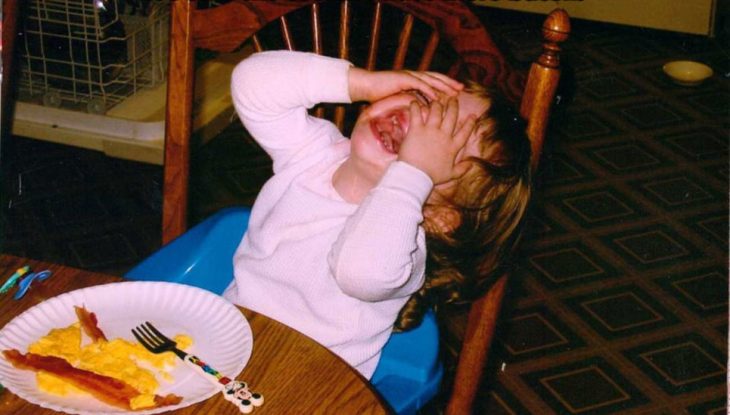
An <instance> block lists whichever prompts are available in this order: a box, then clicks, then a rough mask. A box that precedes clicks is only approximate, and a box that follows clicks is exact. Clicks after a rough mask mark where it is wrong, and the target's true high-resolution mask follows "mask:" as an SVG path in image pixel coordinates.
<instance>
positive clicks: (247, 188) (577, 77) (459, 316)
mask: <svg viewBox="0 0 730 415" xmlns="http://www.w3.org/2000/svg"><path fill="white" fill-rule="evenodd" d="M479 13H480V15H481V17H482V18H483V19H484V21H485V23H486V24H487V27H488V28H490V29H489V30H490V31H491V32H492V33H493V35H494V36H495V37H496V38H497V40H498V42H499V43H500V44H502V45H504V46H505V49H508V50H510V51H512V53H511V54H510V58H511V59H512V60H513V61H514V62H515V63H516V65H524V64H525V63H526V62H529V60H530V59H532V58H533V57H534V56H535V53H537V51H539V43H538V41H537V39H539V37H538V34H537V31H536V30H537V28H539V26H540V24H541V20H542V18H541V17H539V16H534V15H528V14H518V13H511V12H502V11H496V10H491V9H481V10H479ZM728 44H730V42H728V33H726V32H721V33H720V34H719V35H718V37H716V38H705V37H696V36H687V35H680V34H675V33H667V32H659V31H652V30H642V29H636V28H627V27H622V26H616V25H603V24H596V23H589V22H579V21H575V22H574V30H573V34H572V36H571V39H570V40H569V42H568V43H567V44H566V46H565V54H564V65H565V73H564V74H565V76H564V82H563V85H562V86H561V90H560V96H561V103H560V105H559V106H558V108H557V112H556V116H555V117H554V118H553V123H552V125H551V132H550V136H549V140H550V143H549V149H548V152H547V156H546V160H545V163H544V165H543V166H544V169H543V171H542V173H541V177H540V179H541V180H540V181H541V184H542V185H541V191H540V192H539V194H538V196H537V198H536V204H535V206H534V209H533V211H532V213H531V217H530V220H531V226H530V227H529V235H527V237H526V238H525V240H526V241H527V243H526V244H525V246H524V250H523V252H522V253H521V255H520V257H519V261H518V262H519V263H518V272H517V273H516V275H514V278H513V279H512V281H511V286H510V293H509V296H508V297H509V298H508V304H507V305H506V308H505V311H504V313H503V316H502V324H501V326H500V328H499V336H498V341H497V344H496V346H495V351H494V353H493V354H492V356H491V359H490V367H489V368H488V370H487V371H486V376H485V380H484V384H483V387H482V390H481V393H480V397H479V402H478V413H489V414H540V415H543V414H545V415H547V414H637V415H638V414H641V415H659V414H692V415H695V414H714V415H719V414H725V413H726V379H727V377H726V376H727V371H726V363H727V344H728V341H727V322H728V127H729V124H730V120H729V118H728V115H729V111H730V88H729V82H730V80H728V78H727V74H729V73H730V57H729V54H728V47H727V46H723V45H728ZM684 58H689V59H696V60H700V61H703V62H705V63H707V64H709V65H710V66H712V67H713V68H714V70H715V76H713V77H712V78H711V79H709V80H708V81H707V82H705V83H704V84H703V85H701V86H699V87H692V88H688V87H682V86H677V85H675V84H673V83H671V82H670V81H669V80H668V79H667V78H666V77H665V76H664V74H663V73H662V71H661V66H662V65H663V64H664V63H665V62H667V61H669V60H673V59H684ZM242 136H243V133H242V131H241V127H240V124H238V123H234V124H233V125H232V126H231V127H230V128H228V129H227V130H226V131H225V132H224V133H222V134H221V135H220V136H218V137H216V138H215V139H213V140H212V141H211V142H209V143H208V144H207V145H206V146H204V147H202V148H199V149H197V150H196V151H195V153H194V155H193V174H192V177H193V183H192V187H191V189H192V192H191V193H192V194H191V199H192V200H191V209H192V216H193V220H194V221H197V220H200V219H201V218H204V217H206V216H207V215H209V214H210V213H212V212H214V211H216V210H218V209H220V208H221V207H224V206H228V205H232V204H248V203H251V202H252V200H253V199H254V197H255V194H256V192H257V190H258V188H259V186H260V185H261V183H262V182H263V181H264V180H265V179H266V178H267V177H268V175H269V174H270V173H269V172H270V170H269V169H270V168H269V162H268V160H267V158H266V157H265V156H263V155H262V154H261V153H260V151H259V150H258V149H257V148H256V147H255V146H253V145H251V143H250V142H249V141H247V140H245V139H241V137H242ZM2 156H3V160H2V186H3V189H2V190H3V196H2V198H3V218H4V220H3V229H2V232H3V235H4V236H3V240H2V241H3V246H2V251H3V252H6V253H12V254H17V255H23V256H27V257H32V258H37V259H43V260H47V261H54V262H60V263H64V264H69V265H72V266H77V267H81V268H87V269H93V270H98V271H104V272H110V273H116V274H121V273H123V272H124V271H125V270H126V269H128V268H129V267H130V266H131V265H133V264H135V263H136V262H138V261H140V260H141V259H142V258H144V257H145V256H147V255H148V254H149V253H150V252H152V251H153V250H154V249H155V248H156V246H157V245H158V240H159V223H160V183H161V169H160V168H159V167H157V166H151V165H144V164H139V163H134V162H128V161H123V160H116V159H110V158H107V157H105V156H104V155H102V154H100V153H95V152H91V151H85V150H79V149H75V148H71V147H66V146H60V145H54V144H49V143H44V142H40V141H36V140H29V139H24V138H20V137H14V138H13V139H12V140H6V142H5V143H3V153H2ZM463 317H464V312H463V310H453V311H452V312H451V313H449V315H448V316H446V321H447V324H446V326H445V330H444V332H445V334H444V337H445V339H444V340H445V341H444V344H446V345H447V347H446V348H445V351H446V354H447V358H448V357H450V356H451V355H452V354H453V351H454V350H455V345H456V344H458V340H459V339H460V338H461V336H462V334H463V328H464V318H463ZM447 361H452V359H447ZM440 404H441V401H440V400H437V401H436V402H434V403H432V405H430V406H429V408H427V409H426V410H425V411H424V412H426V413H436V412H438V409H439V408H440V406H441V405H440Z"/></svg>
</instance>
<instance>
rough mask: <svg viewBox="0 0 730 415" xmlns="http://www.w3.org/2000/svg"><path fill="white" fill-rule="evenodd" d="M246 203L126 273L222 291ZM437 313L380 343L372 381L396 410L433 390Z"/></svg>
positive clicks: (417, 403)
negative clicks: (380, 353) (416, 325)
mask: <svg viewBox="0 0 730 415" xmlns="http://www.w3.org/2000/svg"><path fill="white" fill-rule="evenodd" d="M250 215H251V210H250V208H246V207H235V208H226V209H223V210H221V211H219V212H218V213H216V214H214V215H213V216H211V217H209V218H207V219H206V220H204V221H203V222H201V223H199V224H198V225H196V226H195V227H193V228H191V229H190V230H188V231H187V232H186V233H184V234H183V235H181V236H180V237H178V238H177V239H175V240H174V241H172V242H170V243H169V244H167V245H165V246H163V247H162V248H161V249H160V250H159V251H157V252H155V253H154V254H152V255H151V256H149V257H148V258H146V259H145V260H144V261H142V262H141V263H140V264H138V265H137V266H135V267H134V268H133V269H132V270H130V271H129V272H128V273H127V274H126V275H125V278H127V279H131V280H140V281H169V282H176V283H180V284H187V285H192V286H195V287H199V288H203V289H206V290H208V291H211V292H213V293H216V294H222V293H223V291H224V290H225V289H226V287H227V286H228V284H230V282H231V280H232V279H233V253H234V252H235V250H236V248H237V247H238V244H239V243H240V241H241V238H242V237H243V234H244V233H245V232H246V229H247V228H248V220H249V217H250ZM438 350H439V332H438V326H437V324H436V317H435V315H434V313H433V312H432V311H429V312H428V313H427V314H426V316H425V317H424V320H423V322H422V323H421V325H420V326H419V327H417V328H415V329H413V330H410V331H407V332H403V333H394V334H393V335H391V336H390V339H389V340H388V342H387V343H386V345H385V348H384V349H383V352H382V355H381V358H380V362H379V363H378V367H377V368H376V370H375V373H374V374H373V377H372V379H371V383H372V384H373V385H374V386H375V389H377V391H378V392H379V393H380V394H381V395H382V396H383V398H384V399H385V400H386V401H387V402H388V403H389V404H390V406H391V407H392V408H393V410H394V411H395V412H396V413H398V414H414V413H416V411H417V410H418V409H419V408H421V407H422V406H423V405H425V404H426V403H427V402H428V401H429V400H431V398H433V396H434V395H435V394H436V392H438V389H439V386H440V384H441V378H442V377H443V366H442V364H441V361H440V359H439V355H438Z"/></svg>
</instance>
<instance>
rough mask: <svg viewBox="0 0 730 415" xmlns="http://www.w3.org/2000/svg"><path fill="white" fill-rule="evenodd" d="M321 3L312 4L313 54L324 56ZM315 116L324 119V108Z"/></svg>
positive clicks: (316, 109) (316, 110)
mask: <svg viewBox="0 0 730 415" xmlns="http://www.w3.org/2000/svg"><path fill="white" fill-rule="evenodd" d="M319 13H320V8H319V3H312V8H311V13H310V14H311V18H312V52H314V53H316V54H317V55H321V54H322V21H321V19H320V14H319ZM314 116H315V117H318V118H324V107H323V106H321V105H319V106H317V108H315V109H314Z"/></svg>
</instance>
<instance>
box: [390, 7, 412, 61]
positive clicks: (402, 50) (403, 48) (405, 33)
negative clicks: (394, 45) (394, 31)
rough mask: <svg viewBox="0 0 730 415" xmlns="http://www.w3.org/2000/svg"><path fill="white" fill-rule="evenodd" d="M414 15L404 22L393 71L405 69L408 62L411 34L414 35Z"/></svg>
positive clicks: (409, 15)
mask: <svg viewBox="0 0 730 415" xmlns="http://www.w3.org/2000/svg"><path fill="white" fill-rule="evenodd" d="M413 20H414V18H413V15H412V14H410V13H408V14H407V15H406V18H405V19H404V20H403V28H402V29H401V31H400V36H399V37H398V49H397V50H396V52H395V59H394V60H393V69H396V70H397V69H403V65H405V62H406V53H408V44H409V43H410V42H411V34H412V33H413Z"/></svg>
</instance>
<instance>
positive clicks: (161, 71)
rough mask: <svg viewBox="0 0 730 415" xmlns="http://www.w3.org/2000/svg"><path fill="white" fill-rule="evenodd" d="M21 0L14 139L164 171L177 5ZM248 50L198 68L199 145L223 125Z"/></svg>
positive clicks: (141, 0)
mask: <svg viewBox="0 0 730 415" xmlns="http://www.w3.org/2000/svg"><path fill="white" fill-rule="evenodd" d="M27 1H28V4H27V6H26V13H25V16H24V20H23V26H22V28H23V34H22V38H19V41H18V42H17V43H16V44H17V45H18V47H17V49H18V52H19V59H18V66H19V68H18V74H17V76H16V77H15V79H16V83H17V86H18V88H17V89H18V99H17V100H16V101H15V111H14V119H13V126H12V132H13V134H15V135H18V136H22V137H27V138H33V139H39V140H45V141H50V142H54V143H59V144H65V145H71V146H76V147H82V148H87V149H91V150H97V151H102V152H104V153H105V154H106V155H108V156H111V157H116V158H123V159H128V160H134V161H140V162H145V163H152V164H158V165H161V164H163V162H164V160H163V154H164V133H165V104H166V90H167V80H166V77H167V63H168V46H169V34H168V33H169V8H170V1H176V0H27ZM203 3H204V4H205V6H206V7H214V6H215V5H217V4H219V3H220V2H218V1H214V0H210V1H208V2H205V1H203ZM133 5H134V6H135V7H132V6H133ZM250 53H251V50H248V49H246V48H244V49H241V50H240V51H238V52H235V53H232V54H223V55H220V56H217V57H215V58H213V59H209V60H206V61H205V62H201V63H200V64H199V65H198V67H197V69H196V81H195V85H196V88H195V99H194V101H195V106H194V108H193V120H192V123H193V130H194V131H195V132H196V133H197V134H198V136H199V137H200V140H201V141H202V142H205V141H207V140H209V139H211V138H212V137H214V136H215V135H217V134H218V133H219V132H220V131H222V130H223V129H224V128H225V127H226V126H227V125H229V124H230V122H231V119H232V117H233V114H234V111H233V108H232V103H231V97H230V86H229V84H230V74H231V72H232V71H233V68H234V66H235V64H236V63H238V62H239V61H240V60H241V59H243V57H245V56H246V55H248V54H250Z"/></svg>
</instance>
